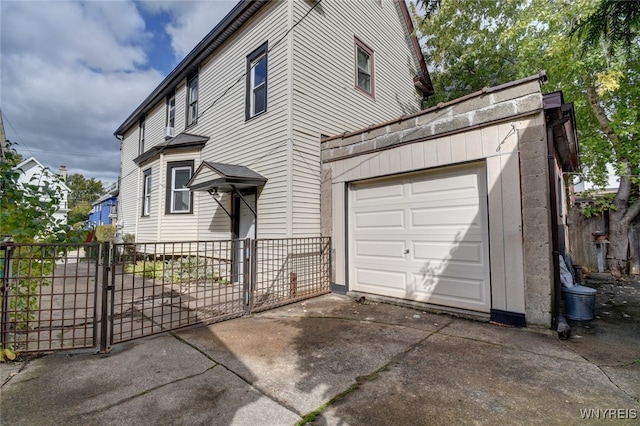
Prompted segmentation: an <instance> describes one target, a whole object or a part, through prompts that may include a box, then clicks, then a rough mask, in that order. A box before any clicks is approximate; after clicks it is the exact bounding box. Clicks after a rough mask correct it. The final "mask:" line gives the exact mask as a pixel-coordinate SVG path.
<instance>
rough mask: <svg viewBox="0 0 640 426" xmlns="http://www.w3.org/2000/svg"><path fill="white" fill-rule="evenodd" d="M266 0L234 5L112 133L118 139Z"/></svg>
mask: <svg viewBox="0 0 640 426" xmlns="http://www.w3.org/2000/svg"><path fill="white" fill-rule="evenodd" d="M266 3H267V0H241V1H240V2H238V4H236V5H235V6H234V8H233V9H232V10H231V12H229V13H228V14H227V16H225V17H224V18H223V19H222V21H220V22H219V23H218V25H216V26H215V27H214V28H213V29H212V30H211V31H210V32H209V34H207V35H206V36H205V38H203V39H202V40H201V41H200V43H198V44H197V45H196V47H194V48H193V50H191V52H189V54H188V55H187V56H185V58H184V59H183V60H182V61H180V63H179V64H178V65H177V66H176V67H175V68H174V69H173V70H172V71H171V72H170V73H169V75H168V76H167V77H165V79H164V80H162V82H161V83H160V84H159V85H158V86H157V87H156V88H155V89H154V90H153V92H151V94H150V95H149V96H147V98H146V99H145V100H144V101H143V102H142V103H141V104H140V105H139V106H138V108H136V109H135V110H134V111H133V112H132V113H131V115H129V117H127V119H126V120H125V121H124V122H123V123H122V124H121V125H120V126H119V127H118V129H117V130H116V131H115V132H114V133H113V135H114V136H115V137H116V138H117V137H118V136H124V133H125V132H126V131H127V130H128V129H129V128H130V127H131V126H132V125H134V124H136V123H137V122H138V121H139V120H140V118H142V116H143V115H144V114H145V113H146V112H147V111H149V110H150V109H151V108H152V107H153V106H154V105H155V104H156V103H157V102H158V101H159V100H160V99H162V98H164V97H166V96H167V94H168V93H169V92H170V90H171V88H172V87H173V86H174V85H175V84H177V83H178V82H179V81H181V80H182V79H184V78H186V77H187V76H188V75H189V74H191V73H193V72H194V71H195V70H197V68H198V66H199V65H200V63H201V62H202V61H203V60H204V59H205V58H207V57H208V56H209V55H210V54H211V53H213V52H214V51H215V50H216V49H217V48H218V46H220V45H221V44H222V43H223V42H224V41H226V40H227V39H228V38H229V37H231V35H233V34H234V33H235V31H236V30H237V29H238V28H240V27H241V26H242V25H243V24H244V23H245V22H246V21H248V20H249V19H250V18H251V17H252V16H253V15H254V14H255V13H256V12H257V11H258V10H259V9H260V8H261V7H262V6H264V5H265V4H266Z"/></svg>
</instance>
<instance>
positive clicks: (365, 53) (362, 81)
mask: <svg viewBox="0 0 640 426" xmlns="http://www.w3.org/2000/svg"><path fill="white" fill-rule="evenodd" d="M355 46H356V87H357V88H358V89H360V90H361V91H363V92H365V93H366V94H368V95H370V96H373V95H374V90H373V89H374V87H373V81H374V73H373V50H371V49H370V48H369V47H368V46H367V45H366V44H364V43H363V42H362V41H360V40H358V38H356V39H355Z"/></svg>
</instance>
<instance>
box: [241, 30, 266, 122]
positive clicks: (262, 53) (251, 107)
mask: <svg viewBox="0 0 640 426" xmlns="http://www.w3.org/2000/svg"><path fill="white" fill-rule="evenodd" d="M262 60H264V61H265V64H264V67H265V76H264V94H263V95H262V97H263V100H264V109H263V110H262V111H259V112H257V113H256V112H255V103H256V102H255V99H256V97H255V92H256V89H258V87H255V86H254V78H255V73H254V69H255V65H254V64H257V63H259V62H261V61H262ZM260 86H262V85H260ZM268 90H269V42H268V41H266V42H264V43H263V44H262V45H261V46H260V47H258V48H257V49H256V50H254V51H253V52H251V53H250V54H249V55H247V76H246V89H245V120H250V119H252V118H254V117H258V116H260V115H262V114H265V113H266V112H267V110H268V105H267V99H268V96H267V92H268Z"/></svg>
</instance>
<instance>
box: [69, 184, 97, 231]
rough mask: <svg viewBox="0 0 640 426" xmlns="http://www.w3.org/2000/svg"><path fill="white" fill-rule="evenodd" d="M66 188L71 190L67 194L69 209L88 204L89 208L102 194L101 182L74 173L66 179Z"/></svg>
mask: <svg viewBox="0 0 640 426" xmlns="http://www.w3.org/2000/svg"><path fill="white" fill-rule="evenodd" d="M67 186H68V187H69V188H70V189H71V193H70V194H69V208H70V209H73V208H74V207H78V206H80V205H81V204H82V203H85V204H87V203H88V204H89V206H91V203H93V202H94V201H96V200H97V199H98V198H100V196H101V195H102V193H103V192H104V187H103V185H102V182H101V181H99V180H96V179H94V178H86V177H84V176H83V175H81V174H79V173H74V174H71V175H69V176H68V177H67ZM87 213H88V212H87ZM85 219H86V218H85ZM72 223H73V222H72Z"/></svg>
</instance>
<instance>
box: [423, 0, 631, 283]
mask: <svg viewBox="0 0 640 426" xmlns="http://www.w3.org/2000/svg"><path fill="white" fill-rule="evenodd" d="M419 3H420V5H421V6H423V7H424V9H425V10H429V13H428V14H427V15H426V16H425V17H424V18H422V17H419V18H420V19H421V23H420V25H419V31H420V32H421V33H422V35H423V42H424V46H425V47H424V49H425V56H426V58H427V63H429V64H430V65H431V66H432V67H433V72H432V76H431V77H432V80H433V83H434V87H435V89H436V93H437V95H436V97H434V98H433V99H430V101H431V103H432V105H435V104H437V103H438V102H442V101H447V100H450V99H453V98H455V97H459V96H462V95H464V94H467V93H469V92H472V91H476V90H480V89H482V87H485V86H493V85H496V84H502V83H506V82H508V81H510V80H514V79H518V78H522V77H526V76H529V75H534V74H537V73H539V72H540V71H541V70H543V69H546V70H547V72H548V76H549V83H548V85H547V86H546V87H545V90H547V91H554V90H563V91H564V93H565V98H566V99H570V100H572V101H574V104H575V108H576V119H577V122H578V131H579V137H580V148H581V163H582V166H583V176H584V178H585V179H589V180H591V181H593V182H594V183H596V184H600V185H604V182H605V181H606V165H607V163H610V164H613V165H615V168H616V171H617V173H618V175H619V176H620V177H621V180H620V188H619V190H618V193H617V194H616V197H615V199H614V202H613V204H614V206H613V208H612V212H611V215H610V226H609V229H610V235H609V241H610V245H609V254H608V266H609V269H610V270H611V272H612V274H613V275H614V276H615V277H621V276H622V273H623V271H624V270H625V268H626V264H627V262H628V254H627V251H628V229H629V225H630V223H631V222H632V221H633V220H634V218H635V217H637V216H638V214H639V212H640V204H639V202H638V197H637V196H635V197H634V194H637V192H638V179H637V176H638V175H639V174H640V170H639V169H640V149H638V146H639V143H638V138H639V136H638V135H639V134H640V101H639V99H640V84H639V81H640V61H639V59H638V58H639V57H640V47H639V46H638V37H637V34H636V33H633V32H632V33H631V34H632V35H631V38H630V39H629V40H630V42H629V44H628V45H627V46H626V47H625V49H624V52H622V50H623V49H616V48H612V47H611V44H610V43H614V40H607V39H604V42H602V43H600V44H598V43H595V44H590V46H593V47H592V48H590V49H588V50H586V51H585V50H581V49H579V43H580V41H581V40H580V39H579V38H577V37H571V34H574V33H576V34H583V33H580V32H579V31H577V30H574V28H576V25H578V24H577V23H579V22H580V23H583V22H588V18H589V17H590V16H592V14H594V13H596V12H597V11H598V10H599V9H598V6H599V5H600V4H601V3H611V0H599V1H597V0H576V1H573V2H550V1H548V0H531V1H529V2H519V1H514V0H496V1H493V2H487V1H483V0H465V1H452V0H442V1H433V0H421V1H420V2H419ZM613 3H622V2H613ZM631 3H638V2H631ZM618 6H619V5H618ZM635 8H636V9H637V4H636V5H635ZM614 9H615V10H619V9H618V8H614ZM634 13H635V12H634ZM632 16H636V18H635V19H636V23H637V14H634V15H632ZM615 22H618V21H615ZM584 25H586V24H584ZM634 25H635V24H634ZM585 28H586V27H585ZM629 28H631V29H632V30H633V29H634V28H636V27H634V26H633V25H630V27H629ZM623 32H624V31H623ZM607 34H609V33H607ZM616 34H617V33H616ZM626 34H629V32H627V33H626ZM580 36H581V37H585V36H584V35H580ZM625 40H626V39H625Z"/></svg>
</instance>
